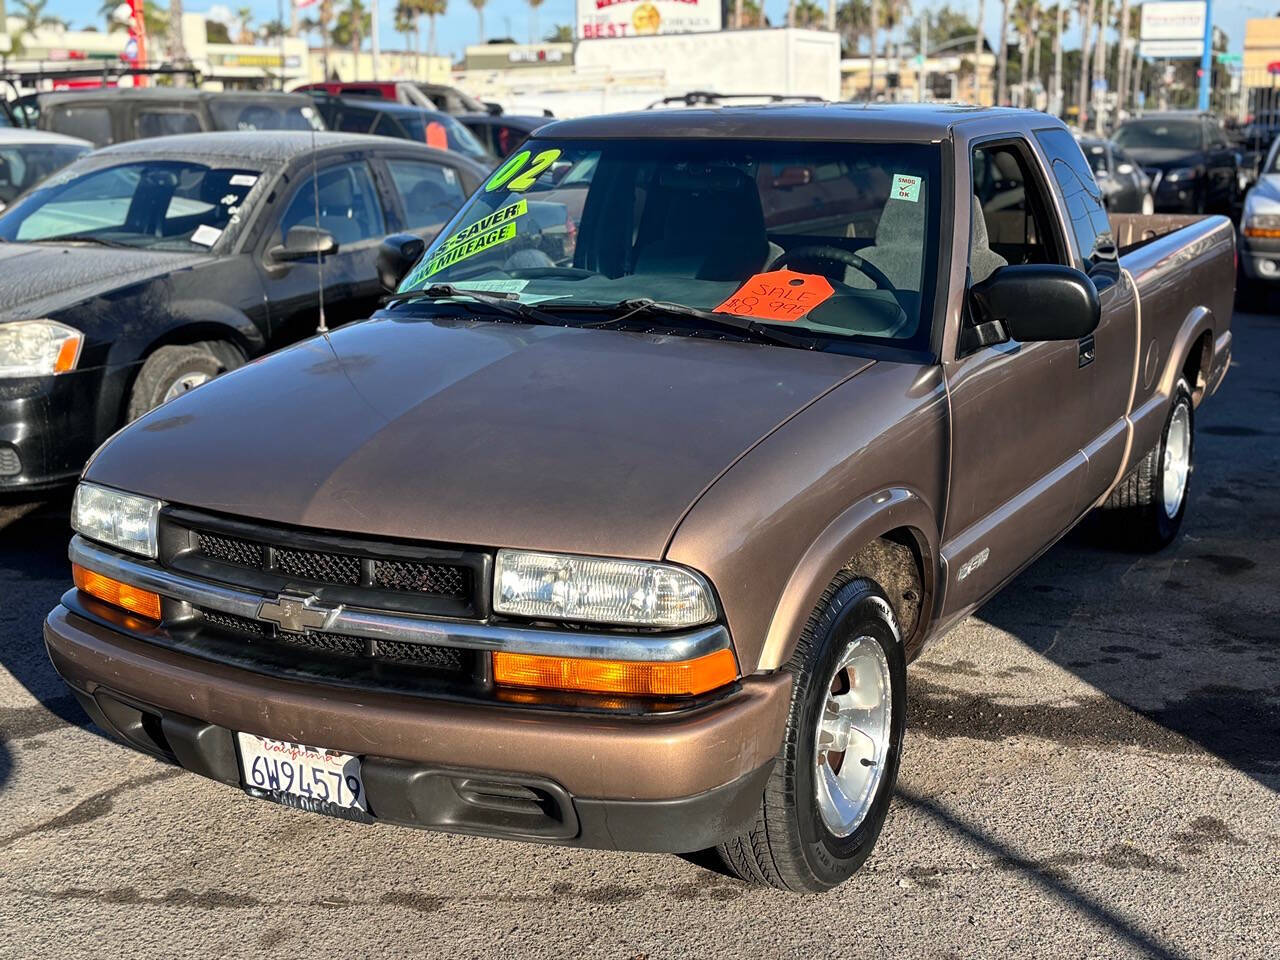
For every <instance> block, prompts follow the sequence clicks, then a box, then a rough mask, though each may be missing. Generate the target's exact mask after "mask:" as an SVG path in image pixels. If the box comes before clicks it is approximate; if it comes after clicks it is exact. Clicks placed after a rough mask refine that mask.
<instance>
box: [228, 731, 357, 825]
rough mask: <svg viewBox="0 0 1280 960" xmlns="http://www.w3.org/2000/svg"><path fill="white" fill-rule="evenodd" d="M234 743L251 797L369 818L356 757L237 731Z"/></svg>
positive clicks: (325, 811) (341, 814) (320, 811)
mask: <svg viewBox="0 0 1280 960" xmlns="http://www.w3.org/2000/svg"><path fill="white" fill-rule="evenodd" d="M236 740H237V742H238V743H239V744H240V772H241V775H242V776H243V777H244V784H245V788H246V789H247V790H248V791H249V792H250V793H251V794H253V795H255V796H265V797H267V798H269V799H272V800H276V801H278V802H280V803H285V804H288V805H289V806H292V807H299V808H301V809H303V810H312V811H314V812H317V813H332V814H335V815H337V816H343V814H344V812H345V813H346V814H347V815H348V816H349V815H350V812H354V811H359V813H361V814H368V812H369V805H368V803H367V802H366V801H365V796H364V781H363V780H361V779H360V758H359V757H356V756H352V755H351V754H349V753H339V752H338V751H336V750H324V749H321V748H319V747H308V746H305V745H304V744H301V743H289V742H288V741H286V740H268V739H267V738H266V737H255V736H253V735H251V734H248V733H237V734H236Z"/></svg>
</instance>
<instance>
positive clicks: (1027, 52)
mask: <svg viewBox="0 0 1280 960" xmlns="http://www.w3.org/2000/svg"><path fill="white" fill-rule="evenodd" d="M1013 29H1015V30H1016V31H1018V37H1019V40H1020V43H1021V51H1022V52H1021V56H1020V57H1019V61H1020V63H1019V70H1018V74H1019V76H1018V79H1019V82H1020V86H1021V87H1022V106H1024V107H1025V106H1027V105H1028V103H1029V102H1030V98H1031V80H1032V76H1031V58H1032V53H1031V42H1032V37H1033V36H1034V37H1035V42H1036V46H1037V47H1039V45H1040V38H1039V35H1038V34H1039V29H1040V0H1018V6H1017V7H1016V8H1015V9H1014V11H1013Z"/></svg>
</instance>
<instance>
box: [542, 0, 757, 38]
mask: <svg viewBox="0 0 1280 960" xmlns="http://www.w3.org/2000/svg"><path fill="white" fill-rule="evenodd" d="M746 2H747V4H748V5H750V3H751V0H746ZM542 39H543V40H545V41H546V42H547V43H573V27H572V26H571V25H570V24H567V23H557V24H556V25H555V27H553V28H552V30H551V32H550V33H548V34H547V35H546V36H545V37H543V38H542Z"/></svg>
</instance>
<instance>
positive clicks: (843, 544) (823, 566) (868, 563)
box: [757, 487, 939, 671]
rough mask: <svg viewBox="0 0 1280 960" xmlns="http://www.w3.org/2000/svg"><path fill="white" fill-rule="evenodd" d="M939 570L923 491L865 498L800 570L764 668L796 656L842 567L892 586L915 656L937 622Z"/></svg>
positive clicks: (775, 624)
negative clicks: (806, 629)
mask: <svg viewBox="0 0 1280 960" xmlns="http://www.w3.org/2000/svg"><path fill="white" fill-rule="evenodd" d="M938 570H939V551H938V523H937V518H936V516H935V514H934V511H933V510H932V508H931V507H930V506H929V505H928V504H927V503H925V501H924V500H923V499H922V498H921V496H920V495H919V494H918V493H917V492H916V491H914V490H912V489H910V488H907V487H888V488H885V489H883V490H880V491H878V492H876V493H874V494H871V495H869V496H867V497H865V498H863V499H861V500H859V501H857V502H856V503H854V504H853V505H852V506H850V507H848V508H847V509H846V510H845V511H844V512H843V513H841V514H840V515H839V516H837V517H836V518H835V519H834V520H833V521H832V522H831V523H830V524H828V525H827V527H826V528H825V529H824V530H823V531H822V533H821V534H820V535H819V536H818V538H817V539H816V540H815V541H814V543H813V544H812V545H811V546H810V547H809V549H808V550H807V551H806V552H805V554H804V556H803V557H801V559H800V561H799V562H798V563H797V564H796V566H795V568H794V569H793V570H792V573H791V576H790V578H789V579H788V580H787V585H786V587H785V589H784V590H783V592H782V596H781V598H780V599H779V601H778V604H777V606H776V607H775V608H774V613H773V616H772V618H771V620H770V623H769V628H768V631H767V633H766V636H765V642H764V645H763V647H762V649H761V651H760V658H759V661H758V664H757V669H758V670H761V671H768V670H776V669H778V668H780V667H781V666H782V665H783V664H785V663H786V662H787V661H788V660H789V659H790V657H791V654H792V652H793V650H794V648H795V644H796V641H797V640H798V639H799V637H800V634H801V632H802V631H803V630H804V626H805V624H806V622H807V621H808V619H809V616H810V614H811V613H812V612H813V610H814V608H815V607H816V606H817V604H818V603H819V601H820V600H821V598H822V594H823V592H824V591H825V590H826V589H827V587H828V586H830V585H831V583H832V581H833V580H835V578H836V577H837V576H838V575H839V574H840V573H841V572H842V571H847V572H849V573H852V574H854V575H856V576H860V577H866V578H868V579H870V580H872V581H874V582H875V583H876V584H877V585H878V586H879V587H880V588H881V589H882V590H883V591H884V592H885V594H886V596H888V598H889V601H890V603H891V605H892V606H893V610H894V615H895V617H896V618H897V620H898V627H899V630H900V632H901V634H902V641H903V645H904V647H905V648H906V650H907V655H908V658H910V657H912V656H913V655H914V654H915V653H916V652H918V651H919V649H920V647H921V646H922V644H923V641H924V637H925V635H926V633H927V632H928V628H929V625H930V624H931V623H932V622H933V620H934V611H935V609H936V606H937V601H938V594H939V586H938Z"/></svg>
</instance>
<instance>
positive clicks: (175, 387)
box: [160, 373, 213, 403]
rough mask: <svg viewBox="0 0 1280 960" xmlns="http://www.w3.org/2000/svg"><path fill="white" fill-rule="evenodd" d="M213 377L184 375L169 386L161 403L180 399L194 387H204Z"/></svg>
mask: <svg viewBox="0 0 1280 960" xmlns="http://www.w3.org/2000/svg"><path fill="white" fill-rule="evenodd" d="M212 379H213V377H211V376H209V374H207V373H184V374H183V375H182V376H180V377H179V378H178V379H177V380H175V381H173V383H172V384H170V385H169V389H168V390H166V391H165V392H164V399H163V400H161V401H160V402H161V403H168V402H169V401H170V400H173V399H174V398H175V397H180V396H182V395H183V394H184V393H186V392H187V391H188V390H194V389H195V388H196V387H201V386H204V385H205V384H206V383H208V382H209V381H210V380H212Z"/></svg>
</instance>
